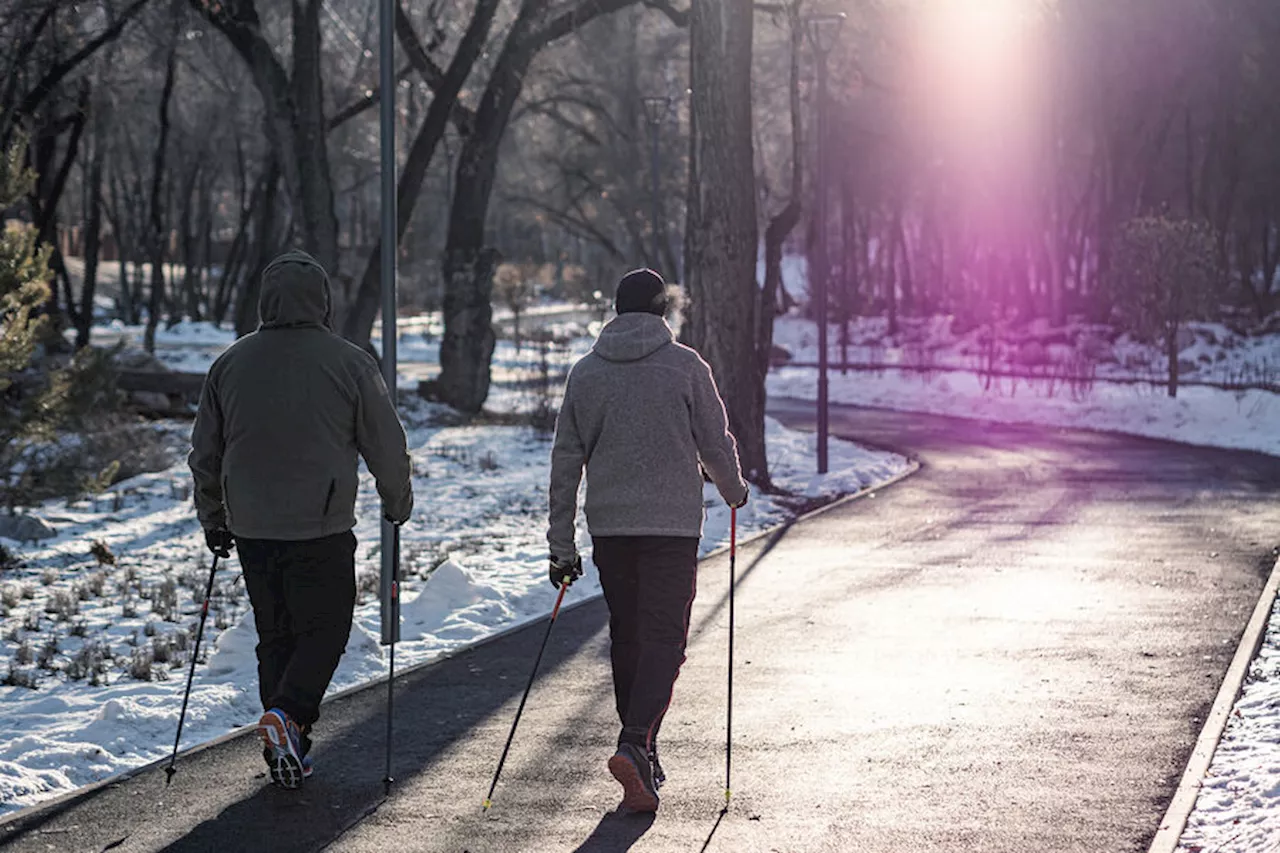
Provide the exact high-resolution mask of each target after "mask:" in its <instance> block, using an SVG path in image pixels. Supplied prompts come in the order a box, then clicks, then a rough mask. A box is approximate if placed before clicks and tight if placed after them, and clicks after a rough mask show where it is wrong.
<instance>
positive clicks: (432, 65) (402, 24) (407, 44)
mask: <svg viewBox="0 0 1280 853" xmlns="http://www.w3.org/2000/svg"><path fill="white" fill-rule="evenodd" d="M396 37H397V38H398V39H399V40H400V46H401V47H403V48H404V52H405V53H407V54H408V55H409V64H410V65H412V66H413V67H414V68H415V69H417V71H418V73H419V74H421V75H422V80H423V82H425V83H426V84H427V86H428V88H430V89H431V92H432V93H433V94H434V93H436V92H438V91H439V90H440V87H441V85H442V84H443V83H444V71H443V70H442V69H441V68H440V66H439V65H437V64H436V62H435V60H434V59H432V58H431V55H430V54H429V53H427V49H426V48H425V47H423V45H422V39H420V38H419V37H418V33H417V32H416V31H415V30H414V29H413V22H412V21H410V20H409V15H408V13H407V12H405V10H404V3H403V2H401V0H396ZM449 118H450V120H451V121H452V122H453V125H454V127H456V128H457V129H458V133H460V134H462V135H463V136H466V135H467V134H469V133H471V129H472V128H473V127H474V126H475V123H476V114H475V112H474V111H473V110H471V109H469V108H468V107H467V106H466V105H464V104H463V103H462V102H460V101H458V100H457V99H456V98H455V99H454V103H453V110H452V112H451V113H450V114H449Z"/></svg>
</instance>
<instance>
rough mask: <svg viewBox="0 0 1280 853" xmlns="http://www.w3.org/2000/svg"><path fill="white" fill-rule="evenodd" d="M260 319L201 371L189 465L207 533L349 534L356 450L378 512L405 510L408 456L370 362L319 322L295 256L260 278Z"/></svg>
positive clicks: (307, 262)
mask: <svg viewBox="0 0 1280 853" xmlns="http://www.w3.org/2000/svg"><path fill="white" fill-rule="evenodd" d="M258 313H259V316H260V317H261V319H262V324H261V326H260V327H259V328H258V331H256V332H254V333H253V334H250V335H246V336H244V337H243V338H241V339H240V340H238V341H236V342H235V344H233V345H232V346H231V348H230V349H228V350H227V351H226V352H224V353H223V354H222V355H221V356H219V358H218V360H217V361H215V362H214V363H213V366H212V367H210V368H209V373H208V375H207V376H206V377H205V382H204V390H203V391H202V393H201V395H200V410H199V412H198V413H197V414H196V423H195V427H194V428H193V430H192V433H191V455H190V456H189V457H188V459H187V461H188V464H189V465H190V466H191V474H192V477H193V478H194V480H195V502H196V513H197V515H198V516H199V517H200V523H201V525H202V526H203V527H204V528H205V529H206V530H210V529H217V528H224V527H225V528H227V529H229V530H230V531H231V532H232V533H234V534H235V535H236V536H241V537H246V538H250V539H283V540H290V541H297V540H302V539H319V538H320V537H323V536H330V535H333V534H335V533H342V532H345V531H347V530H350V529H351V528H352V527H353V526H354V525H355V522H356V518H355V503H356V490H357V487H358V486H359V475H358V471H357V467H356V466H357V461H358V460H357V458H356V454H359V455H360V456H363V457H364V460H365V462H366V463H367V464H368V466H369V471H370V473H372V474H373V477H374V479H375V480H376V481H377V484H378V494H379V495H380V496H381V497H382V504H383V509H384V512H385V513H386V514H387V515H388V516H390V517H391V519H392V520H394V521H396V522H398V523H400V522H404V521H405V520H407V519H408V518H409V514H410V512H411V511H412V509H413V489H412V485H411V482H410V479H409V477H410V465H409V454H408V451H407V449H406V446H405V444H406V443H405V434H404V428H403V427H402V426H401V425H400V419H399V418H398V417H397V416H396V410H395V406H394V404H393V403H392V401H391V397H390V394H389V393H388V392H387V386H386V384H385V383H384V382H383V381H382V375H381V373H379V371H378V363H377V362H376V361H374V359H373V357H372V356H370V355H369V354H368V353H367V352H365V351H364V350H362V349H360V348H359V347H357V346H355V345H354V344H351V343H348V342H347V341H345V340H343V339H342V338H340V337H338V336H337V335H335V334H334V333H333V332H332V331H330V329H329V315H330V298H329V277H328V275H326V274H325V271H324V269H323V268H322V267H321V266H320V265H319V264H318V263H317V262H316V261H315V259H314V258H312V257H311V256H310V255H308V254H306V253H304V252H289V253H286V254H284V255H282V256H280V257H278V258H276V259H275V260H274V261H272V262H271V263H270V264H268V265H267V268H266V270H264V271H263V273H262V295H261V297H260V298H259V302H258Z"/></svg>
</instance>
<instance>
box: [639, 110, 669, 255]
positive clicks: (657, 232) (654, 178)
mask: <svg viewBox="0 0 1280 853" xmlns="http://www.w3.org/2000/svg"><path fill="white" fill-rule="evenodd" d="M670 109H671V99H670V98H668V97H667V96H665V95H650V96H648V97H646V98H645V99H644V117H645V120H646V121H647V122H648V124H649V194H650V196H651V201H652V204H653V213H652V214H651V216H652V223H651V227H652V228H653V247H652V248H651V249H650V251H651V252H652V254H651V256H650V258H649V266H650V267H651V268H652V269H657V268H658V259H659V258H660V257H661V254H660V247H661V245H662V243H661V234H662V199H661V197H660V196H659V195H658V167H659V162H658V160H659V156H660V151H659V148H658V133H659V131H660V130H661V129H662V122H663V120H664V119H665V118H666V117H667V112H668V111H670Z"/></svg>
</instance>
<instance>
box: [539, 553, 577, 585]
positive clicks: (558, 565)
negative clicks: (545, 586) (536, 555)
mask: <svg viewBox="0 0 1280 853" xmlns="http://www.w3.org/2000/svg"><path fill="white" fill-rule="evenodd" d="M547 576H548V577H549V578H551V585H552V586H554V587H555V588H556V589H559V588H560V584H561V583H565V584H572V583H573V582H574V581H576V580H577V579H578V578H580V577H582V558H581V557H579V556H578V555H576V554H575V555H574V556H573V559H571V560H562V559H560V558H559V557H556V556H554V555H553V556H552V557H551V567H550V569H548V571H547Z"/></svg>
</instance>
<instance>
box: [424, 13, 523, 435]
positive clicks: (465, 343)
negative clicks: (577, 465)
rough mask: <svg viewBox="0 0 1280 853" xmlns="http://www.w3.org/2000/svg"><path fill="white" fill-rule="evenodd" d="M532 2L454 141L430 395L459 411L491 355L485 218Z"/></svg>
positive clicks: (473, 406) (477, 388)
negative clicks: (470, 125)
mask: <svg viewBox="0 0 1280 853" xmlns="http://www.w3.org/2000/svg"><path fill="white" fill-rule="evenodd" d="M540 5H541V4H540V3H539V2H537V0H534V2H527V3H526V4H525V5H524V6H523V7H522V8H521V14H520V16H519V17H518V18H517V19H516V22H515V24H514V25H513V26H512V29H511V32H510V34H509V35H508V36H507V40H506V42H505V43H504V45H503V48H502V54H501V55H500V56H499V57H498V62H497V64H496V65H495V66H494V69H493V72H492V74H491V75H490V77H489V84H488V85H487V86H486V87H485V91H484V96H483V98H481V101H480V108H479V109H478V110H477V111H476V123H475V127H474V129H473V130H472V133H471V134H470V135H469V136H468V137H467V138H466V140H465V141H464V142H463V144H462V152H461V154H459V156H458V167H457V170H456V174H457V182H456V185H455V186H456V189H455V191H454V195H453V203H452V204H451V205H450V208H449V232H448V237H447V239H446V242H445V251H444V281H445V293H444V336H443V338H442V339H441V341H440V377H439V379H438V380H436V384H435V386H433V387H434V388H435V394H436V396H438V398H439V399H440V400H442V401H443V402H445V403H448V404H449V405H450V406H453V407H454V408H455V409H458V410H460V411H463V412H478V411H480V408H481V407H482V406H483V405H484V401H485V398H487V397H488V396H489V361H490V359H491V358H492V357H493V348H494V344H495V338H494V334H493V325H492V320H493V306H492V304H491V298H492V293H493V271H494V267H495V266H496V265H497V262H498V252H497V250H495V249H491V248H486V247H485V227H484V226H485V218H486V214H487V213H488V209H489V197H490V195H491V193H492V192H493V183H494V179H495V177H496V175H497V168H498V145H499V143H501V141H502V134H503V132H504V131H505V130H506V127H507V121H508V120H509V119H510V117H511V109H512V107H514V106H515V102H516V99H517V98H519V96H520V91H521V89H522V88H523V85H524V75H525V72H526V71H527V70H528V68H529V64H530V63H531V62H532V61H533V57H534V55H535V52H534V51H533V50H531V49H530V47H531V46H530V45H528V44H527V43H525V38H526V37H527V33H528V32H529V30H530V28H531V27H532V24H533V18H534V16H535V11H534V9H535V8H536V7H540Z"/></svg>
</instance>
